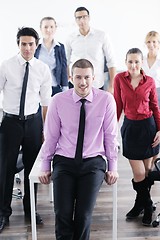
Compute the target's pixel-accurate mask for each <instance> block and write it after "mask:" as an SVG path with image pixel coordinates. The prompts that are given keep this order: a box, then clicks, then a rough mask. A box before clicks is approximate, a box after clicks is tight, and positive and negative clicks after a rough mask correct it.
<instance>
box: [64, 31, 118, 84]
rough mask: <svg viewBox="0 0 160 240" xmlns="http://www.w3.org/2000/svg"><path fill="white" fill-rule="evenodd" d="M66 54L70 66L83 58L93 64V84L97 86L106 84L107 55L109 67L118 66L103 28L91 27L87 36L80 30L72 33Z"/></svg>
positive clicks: (67, 43)
mask: <svg viewBox="0 0 160 240" xmlns="http://www.w3.org/2000/svg"><path fill="white" fill-rule="evenodd" d="M66 56H67V64H68V65H69V66H70V68H71V67H72V65H73V63H74V62H75V61H77V60H79V59H81V58H85V59H87V60H89V61H90V62H91V63H92V64H93V66H94V73H95V80H94V82H93V86H94V87H95V88H101V87H102V86H103V85H104V80H105V73H104V57H106V60H107V66H108V68H111V67H116V63H115V57H114V53H113V49H112V46H111V43H110V41H109V39H108V37H107V36H106V34H105V33H104V32H103V31H101V30H96V29H91V30H90V31H89V33H88V34H87V35H86V36H83V35H82V34H80V32H79V30H78V31H77V32H74V33H72V34H71V35H70V36H69V38H68V40H67V42H66Z"/></svg>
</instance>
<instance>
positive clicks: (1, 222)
mask: <svg viewBox="0 0 160 240" xmlns="http://www.w3.org/2000/svg"><path fill="white" fill-rule="evenodd" d="M8 225H9V217H4V216H1V217H0V233H1V232H2V230H3V229H4V228H5V226H8Z"/></svg>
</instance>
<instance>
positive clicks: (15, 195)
mask: <svg viewBox="0 0 160 240" xmlns="http://www.w3.org/2000/svg"><path fill="white" fill-rule="evenodd" d="M23 168H24V166H23V161H22V151H21V150H20V152H19V155H18V159H17V165H16V172H15V181H16V183H17V184H20V183H21V178H20V175H19V173H20V172H21V171H22V170H23ZM12 197H13V198H16V199H22V198H23V196H22V191H21V190H20V188H17V187H15V188H13V193H12Z"/></svg>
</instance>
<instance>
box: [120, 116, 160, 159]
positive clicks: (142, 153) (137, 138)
mask: <svg viewBox="0 0 160 240" xmlns="http://www.w3.org/2000/svg"><path fill="white" fill-rule="evenodd" d="M156 132H157V128H156V124H155V120H154V118H153V117H150V118H147V119H144V120H129V119H127V118H126V117H125V118H124V122H123V125H122V127H121V136H122V144H123V153H122V154H123V156H125V157H126V158H128V159H132V160H143V159H147V158H150V157H153V156H155V155H157V154H158V153H159V145H158V146H156V147H154V148H153V147H152V143H153V139H154V137H155V134H156Z"/></svg>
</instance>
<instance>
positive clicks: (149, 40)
mask: <svg viewBox="0 0 160 240" xmlns="http://www.w3.org/2000/svg"><path fill="white" fill-rule="evenodd" d="M145 44H146V46H147V50H148V53H147V55H146V56H144V59H143V66H142V68H143V70H144V72H145V74H146V75H149V76H150V77H152V78H153V79H154V80H155V84H156V88H157V95H158V102H159V106H160V54H159V48H160V34H159V33H158V32H156V31H150V32H149V33H147V35H146V38H145Z"/></svg>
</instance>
